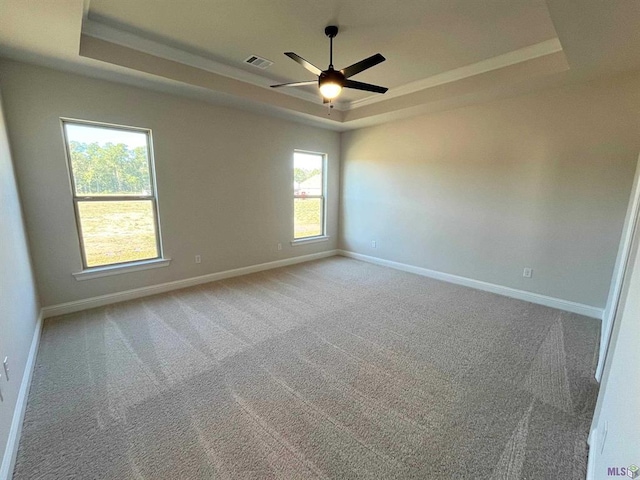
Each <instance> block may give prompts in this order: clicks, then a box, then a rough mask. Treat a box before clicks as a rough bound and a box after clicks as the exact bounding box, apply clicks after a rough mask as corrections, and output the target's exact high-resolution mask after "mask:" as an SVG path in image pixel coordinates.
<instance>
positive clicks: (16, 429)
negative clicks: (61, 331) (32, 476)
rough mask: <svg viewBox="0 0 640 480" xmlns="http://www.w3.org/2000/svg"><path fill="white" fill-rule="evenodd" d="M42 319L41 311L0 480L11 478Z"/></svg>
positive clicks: (10, 431)
mask: <svg viewBox="0 0 640 480" xmlns="http://www.w3.org/2000/svg"><path fill="white" fill-rule="evenodd" d="M43 319H44V314H43V312H42V310H41V311H40V314H39V315H38V320H37V322H36V329H35V331H34V332H33V339H32V340H31V348H30V349H29V356H28V357H27V363H26V365H25V366H24V373H23V374H22V383H21V384H20V390H19V392H18V399H17V401H16V406H15V409H14V411H13V420H12V421H11V427H10V430H9V438H8V439H7V446H6V448H5V450H4V456H3V457H2V466H1V467H0V480H10V479H11V478H12V477H13V467H14V466H15V463H16V456H17V455H18V445H19V444H20V434H21V433H22V422H23V420H24V413H25V411H26V409H27V398H28V396H29V387H30V386H31V376H32V375H33V369H34V367H35V365H36V355H37V354H38V345H39V344H40V334H41V333H42V320H43Z"/></svg>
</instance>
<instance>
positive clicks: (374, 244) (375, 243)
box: [371, 240, 378, 248]
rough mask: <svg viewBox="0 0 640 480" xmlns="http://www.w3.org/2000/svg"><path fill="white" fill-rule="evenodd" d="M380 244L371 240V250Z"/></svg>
mask: <svg viewBox="0 0 640 480" xmlns="http://www.w3.org/2000/svg"><path fill="white" fill-rule="evenodd" d="M377 247H378V244H377V242H376V241H375V240H371V248H377Z"/></svg>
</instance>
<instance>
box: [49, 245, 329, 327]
mask: <svg viewBox="0 0 640 480" xmlns="http://www.w3.org/2000/svg"><path fill="white" fill-rule="evenodd" d="M337 254H338V251H337V250H328V251H326V252H320V253H312V254H310V255H301V256H298V257H292V258H285V259H283V260H276V261H274V262H268V263H260V264H258V265H250V266H248V267H242V268H236V269H233V270H225V271H224V272H217V273H210V274H208V275H201V276H199V277H192V278H186V279H184V280H176V281H175V282H167V283H161V284H158V285H151V286H149V287H141V288H135V289H133V290H126V291H124V292H117V293H111V294H108V295H100V296H99V297H91V298H86V299H83V300H77V301H75V302H68V303H61V304H59V305H51V306H48V307H44V308H43V309H42V311H43V313H44V318H49V317H55V316H57V315H66V314H67V313H73V312H79V311H81V310H87V309H89V308H95V307H101V306H103V305H110V304H112V303H118V302H124V301H127V300H133V299H135V298H141V297H147V296H149V295H155V294H157V293H164V292H169V291H171V290H178V289H180V288H187V287H193V286H194V285H200V284H202V283H209V282H215V281H217V280H223V279H225V278H231V277H239V276H240V275H247V274H249V273H256V272H262V271H264V270H271V269H272V268H280V267H286V266H288V265H295V264H296V263H303V262H310V261H312V260H318V259H320V258H325V257H333V256H334V255H337Z"/></svg>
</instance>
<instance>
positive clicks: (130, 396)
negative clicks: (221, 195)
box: [14, 257, 599, 480]
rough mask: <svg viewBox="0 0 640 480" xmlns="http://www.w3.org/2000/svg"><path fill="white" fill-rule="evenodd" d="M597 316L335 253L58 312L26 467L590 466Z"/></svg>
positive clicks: (44, 354) (25, 443)
mask: <svg viewBox="0 0 640 480" xmlns="http://www.w3.org/2000/svg"><path fill="white" fill-rule="evenodd" d="M598 335H599V322H598V321H596V320H593V319H590V318H585V317H581V316H579V315H574V314H570V313H565V312H561V311H558V310H554V309H551V308H546V307H542V306H538V305H533V304H530V303H526V302H522V301H518V300H513V299H509V298H505V297H501V296H497V295H493V294H490V293H485V292H480V291H476V290H472V289H468V288H464V287H460V286H455V285H450V284H446V283H442V282H438V281H435V280H430V279H427V278H423V277H418V276H414V275H411V274H407V273H403V272H398V271H395V270H391V269H387V268H383V267H378V266H374V265H370V264H366V263H362V262H358V261H355V260H350V259H346V258H341V257H333V258H330V259H326V260H322V261H318V262H312V263H306V264H300V265H297V266H293V267H287V268H283V269H278V270H272V271H269V272H264V273H258V274H254V275H249V276H245V277H239V278H235V279H231V280H226V281H221V282H217V283H211V284H207V285H204V286H200V287H194V288H190V289H185V290H180V291H176V292H172V293H170V294H166V295H158V296H154V297H147V298H144V299H140V300H136V301H131V302H127V303H122V304H118V305H112V306H108V307H104V308H98V309H94V310H91V311H87V312H82V313H77V314H72V315H66V316H63V317H59V318H56V319H51V320H48V321H47V322H46V323H45V326H44V330H43V333H42V340H41V343H40V350H39V352H38V358H37V363H36V370H35V375H34V379H33V383H32V386H31V391H30V394H29V403H28V407H27V413H26V420H25V423H24V430H23V434H22V440H21V443H20V450H19V453H18V460H17V464H16V469H15V476H14V478H15V479H31V480H33V479H42V478H47V479H49V478H51V479H54V478H55V479H58V478H78V479H98V478H110V479H200V478H203V479H204V478H238V479H251V478H288V479H289V478H290V479H303V478H341V479H342V478H353V479H356V478H379V479H407V478H421V479H453V478H473V479H488V478H491V479H536V480H539V479H560V478H562V479H584V477H585V468H586V454H587V445H586V436H587V431H588V428H589V424H590V420H591V416H592V412H593V408H594V403H595V399H596V394H597V388H598V387H597V384H596V383H595V381H594V380H593V373H594V368H595V364H596V363H595V362H596V352H597V347H598Z"/></svg>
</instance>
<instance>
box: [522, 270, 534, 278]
mask: <svg viewBox="0 0 640 480" xmlns="http://www.w3.org/2000/svg"><path fill="white" fill-rule="evenodd" d="M532 275H533V269H532V268H531V267H524V270H523V271H522V276H523V277H524V278H531V276H532Z"/></svg>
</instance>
